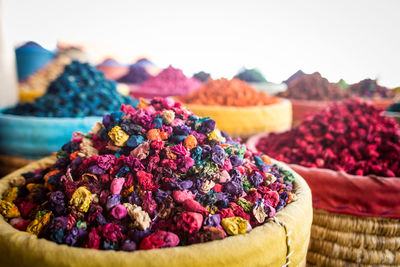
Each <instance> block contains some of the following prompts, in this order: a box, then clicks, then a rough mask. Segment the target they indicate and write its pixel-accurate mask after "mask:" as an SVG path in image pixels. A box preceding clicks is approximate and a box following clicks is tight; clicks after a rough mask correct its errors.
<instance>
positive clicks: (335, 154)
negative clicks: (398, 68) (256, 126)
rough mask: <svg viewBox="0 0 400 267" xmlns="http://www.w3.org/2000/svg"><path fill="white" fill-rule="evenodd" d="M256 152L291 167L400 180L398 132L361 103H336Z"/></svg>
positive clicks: (388, 120) (376, 110)
mask: <svg viewBox="0 0 400 267" xmlns="http://www.w3.org/2000/svg"><path fill="white" fill-rule="evenodd" d="M257 149H258V150H259V151H262V152H266V153H268V155H269V156H271V157H274V158H276V159H277V160H281V161H284V162H287V163H295V164H299V165H302V166H305V167H318V168H327V169H332V170H342V171H345V172H347V173H349V174H355V175H369V174H375V175H378V176H385V177H400V161H399V156H400V129H399V127H398V125H397V124H396V122H395V121H394V120H393V119H391V118H388V117H385V116H384V112H383V110H381V109H379V108H376V107H374V106H373V105H372V104H369V103H366V102H362V101H361V100H357V99H349V100H346V101H344V102H342V103H341V104H338V103H334V104H332V105H331V106H329V107H327V108H325V109H324V110H322V111H319V112H318V113H315V114H313V115H310V116H308V117H306V118H305V119H304V121H303V122H302V123H301V124H300V125H299V126H297V127H295V128H293V129H292V130H290V131H288V132H285V133H281V134H270V135H269V136H266V137H264V138H262V139H260V141H259V142H258V144H257Z"/></svg>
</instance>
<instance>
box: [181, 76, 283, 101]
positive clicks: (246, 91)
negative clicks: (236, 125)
mask: <svg viewBox="0 0 400 267" xmlns="http://www.w3.org/2000/svg"><path fill="white" fill-rule="evenodd" d="M180 100H182V102H184V103H187V104H195V105H210V106H211V105H216V106H235V107H249V106H264V105H270V104H275V103H278V102H280V101H281V99H280V98H278V97H271V96H269V95H268V94H267V93H262V92H259V91H257V90H256V89H254V88H253V87H251V86H250V85H248V84H247V83H246V82H244V81H241V80H239V79H232V80H228V79H225V78H221V79H218V80H212V79H209V80H208V81H207V82H206V83H204V84H203V86H202V87H201V88H200V89H199V90H197V91H195V92H193V93H192V94H190V95H188V96H186V97H182V98H180Z"/></svg>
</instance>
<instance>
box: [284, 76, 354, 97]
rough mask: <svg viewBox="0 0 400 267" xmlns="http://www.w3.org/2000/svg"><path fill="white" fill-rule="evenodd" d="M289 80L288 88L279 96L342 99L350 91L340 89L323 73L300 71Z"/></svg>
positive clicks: (347, 95)
mask: <svg viewBox="0 0 400 267" xmlns="http://www.w3.org/2000/svg"><path fill="white" fill-rule="evenodd" d="M296 75H297V76H293V78H292V77H291V80H290V81H289V82H287V86H288V88H287V90H286V91H285V92H282V93H279V94H278V95H279V96H282V97H286V98H292V99H298V100H327V101H329V100H340V99H344V98H348V97H349V96H350V94H349V92H348V91H346V90H342V89H340V87H339V86H338V85H337V84H336V83H330V82H329V81H328V80H327V79H325V78H323V77H322V76H321V74H319V73H318V72H315V73H313V74H302V73H299V74H297V73H296Z"/></svg>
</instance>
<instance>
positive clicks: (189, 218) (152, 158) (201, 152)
mask: <svg viewBox="0 0 400 267" xmlns="http://www.w3.org/2000/svg"><path fill="white" fill-rule="evenodd" d="M215 127H216V123H215V121H214V120H212V119H210V118H208V117H205V118H200V117H197V116H195V115H193V114H192V112H190V111H188V110H186V109H185V108H184V107H183V106H182V105H181V103H179V102H175V101H174V100H172V99H168V98H167V99H161V98H157V99H153V100H152V102H151V103H148V102H146V101H144V100H142V101H141V102H140V103H139V105H138V107H137V108H133V107H132V106H127V105H122V107H121V110H120V111H116V112H113V113H111V114H106V115H104V117H103V122H102V123H98V124H97V125H96V126H95V127H94V128H93V132H92V133H89V134H82V133H76V134H74V136H73V138H72V140H71V142H68V143H67V144H65V145H64V146H62V148H61V149H60V150H59V151H58V153H57V161H56V162H55V163H54V164H53V165H52V166H50V167H47V168H43V169H39V170H34V171H33V172H28V173H24V174H22V176H20V177H18V178H16V179H15V180H13V181H12V182H11V187H10V188H9V190H8V191H7V192H5V194H4V195H3V198H2V200H1V201H0V213H1V214H2V215H3V216H4V217H5V219H6V220H7V221H8V222H9V223H10V224H11V225H12V226H13V227H14V228H16V229H19V230H21V231H26V232H28V233H30V234H34V235H37V236H38V237H39V238H45V239H47V240H50V241H52V242H56V243H58V244H66V245H68V246H73V247H85V248H92V249H103V250H125V251H133V250H137V249H140V250H148V249H156V248H165V247H175V246H185V245H189V244H194V243H203V242H208V241H213V240H219V239H223V238H226V237H227V238H229V237H228V236H233V235H240V234H245V233H247V232H250V231H251V230H252V228H254V227H257V226H259V225H262V224H263V223H264V222H266V221H267V220H268V219H269V218H271V217H273V216H274V215H275V214H276V212H279V211H280V210H282V209H283V208H284V207H285V206H286V205H287V204H288V203H290V202H291V201H292V200H293V199H294V197H295V195H294V193H293V182H295V177H294V175H293V173H292V172H290V171H289V170H287V169H284V168H282V167H280V166H278V165H276V164H274V163H273V162H271V160H270V159H269V158H268V157H267V156H265V155H262V154H260V153H253V152H252V151H250V150H247V148H246V146H245V145H243V144H241V143H239V142H238V141H235V140H232V139H231V138H230V137H229V136H228V135H226V134H224V133H223V132H220V131H219V130H218V129H216V128H215Z"/></svg>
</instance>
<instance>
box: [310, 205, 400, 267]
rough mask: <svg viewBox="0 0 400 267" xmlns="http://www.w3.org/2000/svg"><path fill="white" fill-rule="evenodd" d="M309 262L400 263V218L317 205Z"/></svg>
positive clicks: (359, 264) (343, 263)
mask: <svg viewBox="0 0 400 267" xmlns="http://www.w3.org/2000/svg"><path fill="white" fill-rule="evenodd" d="M307 263H308V265H309V266H313V265H315V266H399V265H400V221H399V220H396V219H387V218H371V217H356V216H350V215H342V214H334V213H328V212H326V211H323V210H317V209H314V216H313V224H312V228H311V240H310V246H309V251H308V254H307Z"/></svg>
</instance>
